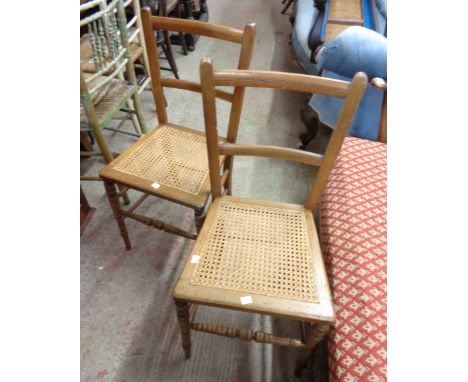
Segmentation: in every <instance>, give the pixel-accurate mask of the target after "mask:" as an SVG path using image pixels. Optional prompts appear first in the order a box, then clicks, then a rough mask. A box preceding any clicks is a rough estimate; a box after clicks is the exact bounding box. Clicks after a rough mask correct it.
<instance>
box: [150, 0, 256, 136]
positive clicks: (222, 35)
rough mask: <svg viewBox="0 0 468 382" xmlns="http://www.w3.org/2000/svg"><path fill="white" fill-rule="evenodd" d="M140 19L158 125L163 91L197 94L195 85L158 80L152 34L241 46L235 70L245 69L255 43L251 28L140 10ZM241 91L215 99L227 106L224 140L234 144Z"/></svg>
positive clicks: (162, 117)
mask: <svg viewBox="0 0 468 382" xmlns="http://www.w3.org/2000/svg"><path fill="white" fill-rule="evenodd" d="M141 19H142V24H143V31H144V35H145V42H146V47H147V50H148V56H149V61H150V72H151V84H152V90H153V97H154V101H155V104H156V113H157V115H158V121H159V123H160V124H164V123H167V122H168V117H167V110H166V104H165V98H164V91H163V87H169V88H175V89H183V90H188V91H193V92H198V93H201V86H200V84H199V83H196V82H193V81H187V80H180V79H172V78H171V79H168V78H161V70H160V65H159V57H158V51H157V45H156V41H155V37H154V32H155V31H156V30H161V31H171V32H179V33H189V34H193V35H200V36H205V37H210V38H215V39H218V40H224V41H229V42H233V43H237V44H240V45H241V50H240V56H239V62H238V69H248V68H249V66H250V61H251V58H252V50H253V45H254V42H255V25H254V24H249V25H246V26H245V28H244V30H243V31H241V30H238V29H234V28H230V27H226V26H223V25H217V24H210V23H206V22H201V21H195V20H186V19H177V18H173V17H161V16H152V15H151V10H150V9H149V8H148V7H144V8H142V10H141ZM243 92H244V90H243V89H241V88H240V89H239V90H238V89H234V92H233V94H231V93H228V92H226V91H224V90H216V91H215V97H217V98H220V99H223V100H225V101H230V102H231V118H230V121H229V125H228V134H227V135H228V137H233V138H232V139H233V140H235V137H236V131H237V125H238V123H239V117H240V113H241V109H242V102H243V94H244V93H243Z"/></svg>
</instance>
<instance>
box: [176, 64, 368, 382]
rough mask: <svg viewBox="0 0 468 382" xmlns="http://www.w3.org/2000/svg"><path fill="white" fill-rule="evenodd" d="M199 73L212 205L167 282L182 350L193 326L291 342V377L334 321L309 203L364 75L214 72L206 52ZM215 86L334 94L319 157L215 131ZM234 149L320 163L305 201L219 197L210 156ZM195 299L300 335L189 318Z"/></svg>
mask: <svg viewBox="0 0 468 382" xmlns="http://www.w3.org/2000/svg"><path fill="white" fill-rule="evenodd" d="M200 78H201V84H202V94H203V107H204V117H205V129H206V137H207V147H208V158H209V166H210V179H211V193H212V196H213V203H212V204H211V206H210V208H209V210H208V213H207V217H206V220H205V222H204V224H203V227H202V229H201V231H200V233H199V235H198V238H197V239H196V241H195V245H194V247H193V249H192V251H191V253H190V255H189V256H188V258H187V260H186V262H185V265H184V268H183V270H182V272H181V275H180V277H179V279H178V281H177V283H176V286H175V287H174V290H173V298H174V302H175V306H176V311H177V316H178V320H179V326H180V330H181V336H182V346H183V349H184V351H185V357H186V358H189V357H190V354H191V350H190V349H191V340H190V331H191V330H196V331H201V332H206V333H211V334H216V335H220V336H226V337H230V338H236V337H238V338H240V339H241V340H245V341H251V340H254V341H256V342H261V343H270V344H276V345H284V346H291V347H296V348H299V349H300V350H301V351H300V353H299V357H298V359H297V364H296V374H297V375H299V374H300V372H301V370H302V369H303V368H304V367H305V366H306V364H307V362H308V360H309V357H310V354H311V352H312V350H313V348H314V346H315V345H316V344H317V343H318V342H319V341H320V340H321V339H322V338H323V337H324V336H325V335H326V333H327V331H328V327H329V325H333V323H334V321H335V312H334V308H333V302H332V301H333V300H332V296H331V293H330V289H329V286H328V281H327V276H326V272H325V268H324V263H323V259H322V253H321V250H320V243H319V239H318V234H317V230H316V227H315V223H314V219H313V211H314V209H315V207H316V206H317V204H318V202H319V200H320V197H321V194H322V192H323V189H324V187H325V184H326V181H327V178H328V175H329V174H330V172H331V170H332V168H333V164H334V162H335V160H336V158H337V155H338V152H339V150H340V147H341V144H342V143H343V140H344V138H345V136H346V134H347V131H348V129H349V126H350V124H351V121H352V119H353V117H354V114H355V112H356V110H357V108H358V106H359V102H360V99H361V97H362V94H363V93H364V90H365V88H366V85H367V76H366V75H365V74H364V73H357V74H356V75H355V76H354V78H353V80H352V82H351V83H348V82H344V81H337V80H331V79H327V78H322V77H314V76H309V75H304V74H294V73H281V72H262V71H249V70H238V71H235V70H233V71H216V72H214V71H213V66H212V64H211V60H210V59H208V58H205V59H203V60H202V63H201V66H200ZM216 86H234V87H236V89H237V88H239V87H256V88H272V89H282V90H289V91H298V92H304V93H321V94H327V95H330V96H336V97H340V98H343V99H344V104H343V107H342V110H341V114H340V117H339V121H338V123H337V127H336V129H335V130H334V132H333V135H332V136H331V138H330V141H329V144H328V146H327V148H326V151H325V153H324V154H323V155H320V154H315V153H311V152H303V151H300V150H298V149H291V148H283V147H276V146H262V145H249V144H235V143H230V142H224V141H222V140H220V138H219V136H218V132H217V122H216V105H215V94H216V93H215V92H216V91H215V87H216ZM234 155H249V156H261V157H271V158H276V159H283V160H290V161H295V162H299V163H304V164H307V165H315V166H319V169H318V173H317V178H316V181H315V183H314V185H313V187H312V190H311V192H310V193H309V196H308V200H307V203H306V204H305V205H304V206H303V205H298V204H289V203H278V202H271V201H265V200H254V199H247V198H238V197H233V196H230V195H225V194H226V191H227V190H226V189H224V190H223V182H222V176H221V175H220V171H219V166H218V163H219V158H221V157H223V156H234ZM199 305H204V306H213V307H217V308H225V309H228V310H240V311H244V312H250V313H260V314H266V315H271V316H276V317H282V318H287V319H291V320H295V321H299V322H300V324H301V333H302V338H301V339H298V338H289V337H280V336H276V335H273V334H270V333H265V332H262V331H256V332H254V331H252V330H250V329H238V328H235V327H228V326H223V325H214V324H206V323H199V322H196V321H195V313H196V309H197V307H198V306H199Z"/></svg>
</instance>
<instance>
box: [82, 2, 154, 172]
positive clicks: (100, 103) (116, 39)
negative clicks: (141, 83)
mask: <svg viewBox="0 0 468 382" xmlns="http://www.w3.org/2000/svg"><path fill="white" fill-rule="evenodd" d="M89 10H92V11H94V12H92V13H91V14H90V15H88V16H86V17H84V18H82V19H80V27H82V28H83V27H84V28H87V31H88V32H87V34H86V35H85V36H86V39H87V40H88V41H89V45H90V49H91V53H92V61H93V63H92V67H93V70H91V69H90V68H89V67H88V66H89V65H88V63H87V62H84V61H81V62H80V130H81V132H89V131H90V132H92V134H93V136H94V138H95V139H96V142H97V144H98V146H99V149H100V152H94V151H89V150H86V151H81V152H80V154H81V156H85V157H90V156H96V155H100V156H103V157H104V160H105V162H106V163H110V162H111V161H112V160H113V155H112V153H111V150H110V148H109V145H108V143H107V140H106V138H105V136H104V133H103V130H104V129H108V130H113V131H117V132H120V133H124V134H129V135H133V136H137V137H139V136H141V135H142V134H144V133H146V132H147V129H146V125H145V121H144V118H143V111H142V108H141V102H140V97H139V93H138V85H137V81H136V75H135V69H134V66H133V61H132V56H131V52H130V46H129V42H128V36H127V23H126V20H125V14H124V4H123V0H113V1H111V2H110V3H109V4H107V5H106V6H103V4H102V0H93V1H88V2H86V3H83V4H81V5H80V13H81V12H85V11H89ZM82 38H83V36H82ZM84 69H85V70H87V72H86V71H85V70H84ZM120 112H124V113H126V114H127V115H130V116H132V117H134V118H132V121H133V122H134V127H135V130H136V132H135V133H131V132H127V131H123V130H119V129H115V128H113V127H110V126H109V124H110V122H111V121H112V120H114V119H117V118H118V114H119V113H120ZM80 179H81V180H101V179H100V178H99V177H97V176H81V178H80Z"/></svg>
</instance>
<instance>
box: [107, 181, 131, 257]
mask: <svg viewBox="0 0 468 382" xmlns="http://www.w3.org/2000/svg"><path fill="white" fill-rule="evenodd" d="M104 187H105V188H106V193H107V197H108V198H109V203H110V205H111V208H112V211H113V212H114V216H115V220H116V221H117V225H118V226H119V230H120V235H122V238H123V240H124V242H125V248H127V250H129V249H130V248H131V244H130V238H129V236H128V231H127V227H126V226H125V220H124V218H123V215H122V210H121V208H120V202H119V195H118V193H117V190H116V189H115V185H114V183H112V182H109V181H108V180H105V181H104Z"/></svg>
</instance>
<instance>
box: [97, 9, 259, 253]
mask: <svg viewBox="0 0 468 382" xmlns="http://www.w3.org/2000/svg"><path fill="white" fill-rule="evenodd" d="M141 14H142V17H141V18H142V21H143V29H144V33H145V40H146V46H147V49H148V55H149V59H150V67H151V84H152V90H153V96H154V101H155V104H156V112H157V117H158V122H159V125H158V126H157V127H156V128H154V129H153V130H152V131H151V132H150V133H148V134H146V135H145V136H144V137H143V138H141V139H140V140H139V141H138V142H136V143H135V144H134V145H132V146H131V147H130V148H128V149H127V150H126V151H125V152H123V153H122V154H121V155H120V156H119V157H118V158H117V159H115V160H114V161H113V162H112V163H110V164H109V165H107V166H106V167H104V168H103V169H102V170H101V172H100V176H101V178H102V179H103V180H104V186H105V188H106V192H107V195H108V198H109V201H110V204H111V208H112V210H113V212H114V216H115V218H116V220H117V224H118V227H119V230H120V234H121V236H122V238H123V240H124V242H125V246H126V248H127V249H130V248H131V244H130V239H129V236H128V232H127V228H126V226H125V221H124V219H125V218H131V219H133V220H136V221H139V222H141V223H143V224H146V225H148V226H152V227H154V228H156V229H160V230H164V231H167V232H170V233H173V234H177V235H180V236H183V237H186V238H190V239H194V238H196V234H194V233H192V232H189V231H185V230H182V229H180V228H178V227H175V226H173V225H170V224H166V223H164V222H162V221H160V220H157V219H152V218H149V217H147V216H143V215H140V214H136V213H134V210H135V209H136V208H137V207H138V206H139V205H140V204H141V203H142V202H143V201H144V200H145V199H146V198H147V197H148V196H150V195H151V196H155V197H158V198H162V199H165V200H168V201H171V202H174V203H177V204H180V205H183V206H186V207H189V208H191V209H193V210H194V215H195V223H196V228H197V231H198V229H199V228H200V226H201V225H202V223H203V220H204V213H205V210H206V207H207V205H208V202H209V198H210V180H209V175H208V173H209V170H208V155H207V151H206V138H205V134H204V132H202V131H198V130H195V129H191V128H188V127H184V126H179V125H175V124H172V123H169V122H168V118H167V112H166V104H165V99H164V92H163V87H169V88H177V89H182V90H188V91H194V92H201V86H200V84H199V83H197V82H193V81H187V80H180V79H175V78H161V72H160V66H159V60H158V55H157V47H156V42H155V40H154V37H153V35H154V30H167V31H175V32H180V33H193V34H197V35H201V36H206V37H211V38H215V39H219V40H224V41H227V42H232V43H236V44H239V45H240V55H239V61H238V68H239V69H248V68H249V66H250V61H251V57H252V50H253V45H254V41H255V25H254V24H249V25H246V26H245V27H244V30H243V31H241V30H238V29H234V28H230V27H226V26H222V25H215V24H209V23H206V22H200V21H194V20H183V19H176V18H165V17H159V16H152V15H151V11H150V9H149V8H143V9H142V11H141ZM216 96H217V97H218V98H220V99H223V100H225V101H228V102H231V114H230V119H229V124H228V129H227V137H226V138H225V139H226V140H227V141H229V142H235V141H236V138H237V126H238V124H239V119H240V114H241V109H242V103H243V98H244V89H243V88H238V89H234V91H233V92H232V93H229V92H227V91H224V90H217V91H216ZM218 166H219V167H220V166H224V167H225V168H226V170H225V174H226V176H225V178H223V182H224V183H226V184H227V186H228V187H229V182H230V178H229V177H228V174H229V166H230V164H229V163H228V162H226V163H225V162H224V159H223V158H221V159H220V161H219V164H218ZM116 185H117V186H119V187H120V188H121V190H122V191H121V192H123V191H125V190H128V189H133V190H136V191H140V192H142V193H143V195H142V196H141V197H140V198H139V199H138V200H136V201H135V203H134V205H132V206H130V207H129V208H128V209H123V208H122V207H121V206H120V204H119V202H118V195H119V194H118V193H117V190H116V188H115V186H116Z"/></svg>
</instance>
